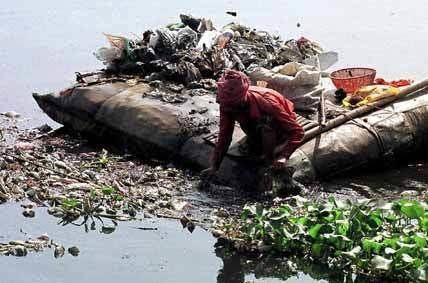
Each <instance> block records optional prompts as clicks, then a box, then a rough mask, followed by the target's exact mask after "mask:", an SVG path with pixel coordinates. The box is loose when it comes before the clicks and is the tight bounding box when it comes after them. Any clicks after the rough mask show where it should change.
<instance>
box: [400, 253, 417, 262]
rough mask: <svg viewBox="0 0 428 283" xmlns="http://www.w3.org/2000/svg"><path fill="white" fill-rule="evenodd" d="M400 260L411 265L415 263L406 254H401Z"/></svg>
mask: <svg viewBox="0 0 428 283" xmlns="http://www.w3.org/2000/svg"><path fill="white" fill-rule="evenodd" d="M401 259H402V260H403V261H404V262H407V263H413V262H414V261H415V259H414V258H413V257H411V256H410V255H408V254H402V255H401Z"/></svg>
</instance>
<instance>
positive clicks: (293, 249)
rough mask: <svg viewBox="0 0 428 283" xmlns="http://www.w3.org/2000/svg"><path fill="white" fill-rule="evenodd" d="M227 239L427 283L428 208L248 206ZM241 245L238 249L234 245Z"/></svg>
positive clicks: (330, 203) (364, 203)
mask: <svg viewBox="0 0 428 283" xmlns="http://www.w3.org/2000/svg"><path fill="white" fill-rule="evenodd" d="M224 231H225V233H226V237H227V238H229V240H231V241H232V242H235V244H236V243H238V242H239V243H240V244H239V246H240V248H242V242H244V243H246V248H247V249H249V250H254V249H255V250H257V251H259V252H264V253H266V252H271V253H280V254H285V255H287V254H293V255H296V254H299V255H300V256H302V257H307V258H308V259H310V260H312V261H315V262H322V263H327V264H328V265H330V266H334V267H335V268H341V269H343V270H348V271H350V272H354V273H363V274H370V275H371V276H374V277H384V278H398V279H401V280H405V281H420V282H424V281H428V274H427V270H428V243H427V240H428V204H427V202H426V201H418V200H411V199H401V200H396V201H393V202H380V201H375V200H369V199H364V200H359V201H357V202H354V203H352V202H350V201H348V200H347V201H343V200H337V199H335V198H329V199H328V200H326V201H310V200H307V199H304V198H302V197H299V196H297V197H293V198H290V199H288V200H286V201H284V202H283V203H281V204H279V205H277V206H275V207H271V208H265V207H263V206H262V205H260V204H255V205H246V206H245V207H244V209H243V213H242V216H241V221H239V222H237V223H234V224H233V225H232V228H231V224H230V223H228V224H227V229H224ZM235 246H236V245H235Z"/></svg>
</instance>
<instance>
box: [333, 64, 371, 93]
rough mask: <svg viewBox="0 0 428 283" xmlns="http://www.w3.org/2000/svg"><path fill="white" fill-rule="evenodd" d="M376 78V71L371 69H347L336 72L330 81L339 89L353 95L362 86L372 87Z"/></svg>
mask: <svg viewBox="0 0 428 283" xmlns="http://www.w3.org/2000/svg"><path fill="white" fill-rule="evenodd" d="M375 77H376V70H375V69H370V68H346V69H341V70H337V71H334V72H333V73H331V74H330V79H331V81H332V82H333V84H334V85H335V86H336V88H337V89H339V88H341V89H343V90H344V91H345V92H346V93H353V92H354V91H356V90H357V89H359V88H360V87H362V86H366V85H371V84H373V81H374V79H375Z"/></svg>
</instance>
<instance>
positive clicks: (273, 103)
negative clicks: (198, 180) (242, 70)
mask: <svg viewBox="0 0 428 283" xmlns="http://www.w3.org/2000/svg"><path fill="white" fill-rule="evenodd" d="M246 104H247V105H246V107H245V108H239V107H236V108H235V109H231V108H230V107H227V106H225V105H222V104H220V133H219V136H218V140H217V144H216V148H215V151H214V154H213V158H212V164H213V166H214V167H215V168H216V169H218V168H219V167H220V164H221V162H222V160H223V158H224V156H225V154H226V152H227V150H228V148H229V146H230V143H231V141H232V135H233V130H234V126H235V121H238V122H239V124H240V126H241V128H242V129H243V130H244V131H245V129H248V127H249V125H251V123H257V121H258V120H259V119H260V118H261V117H263V116H271V117H272V118H273V120H274V121H275V122H276V125H277V126H278V127H280V128H281V129H279V130H280V131H284V132H285V133H286V134H287V135H288V143H287V146H286V147H285V148H284V149H283V151H282V153H281V154H280V156H281V157H285V158H288V157H289V156H290V155H291V154H292V153H293V152H294V150H295V149H296V148H297V147H299V145H300V143H301V141H302V138H303V135H304V131H303V128H302V127H301V126H300V125H299V124H298V123H297V122H296V114H295V113H294V106H293V103H292V102H291V101H289V100H287V99H286V98H284V97H283V96H282V95H281V94H280V93H278V92H277V91H275V90H272V89H268V88H263V87H256V86H250V87H249V90H248V92H247V102H246Z"/></svg>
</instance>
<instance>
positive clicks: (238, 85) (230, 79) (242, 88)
mask: <svg viewBox="0 0 428 283" xmlns="http://www.w3.org/2000/svg"><path fill="white" fill-rule="evenodd" d="M249 86H250V79H249V78H248V77H247V76H246V75H245V74H244V73H242V72H239V71H235V70H226V72H225V73H224V75H223V76H222V77H221V78H220V80H219V81H218V83H217V88H218V91H217V102H218V103H220V104H222V105H228V106H230V107H233V106H236V105H237V104H239V103H240V102H241V101H242V100H243V99H244V98H245V96H246V95H247V91H248V88H249Z"/></svg>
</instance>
